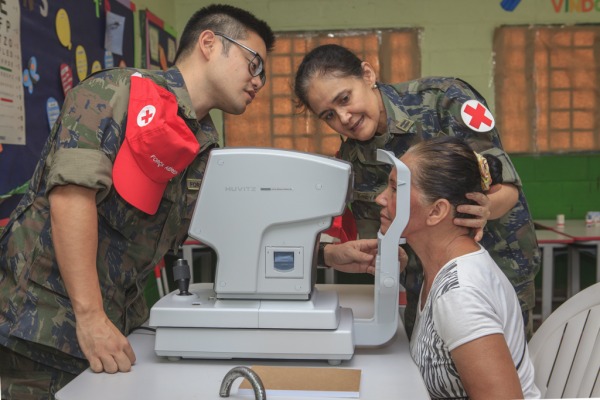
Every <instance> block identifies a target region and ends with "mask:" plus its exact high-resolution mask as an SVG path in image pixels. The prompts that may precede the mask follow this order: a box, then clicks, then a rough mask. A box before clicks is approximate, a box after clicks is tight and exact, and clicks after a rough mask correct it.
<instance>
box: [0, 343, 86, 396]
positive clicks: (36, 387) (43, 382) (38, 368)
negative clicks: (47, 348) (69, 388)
mask: <svg viewBox="0 0 600 400" xmlns="http://www.w3.org/2000/svg"><path fill="white" fill-rule="evenodd" d="M0 360H2V361H1V362H0V391H1V396H0V398H1V399H2V400H41V399H44V400H53V399H54V396H55V394H56V392H58V391H59V390H60V389H61V388H62V387H63V386H65V385H66V384H67V383H69V382H70V381H72V380H73V379H75V377H76V376H77V375H73V374H70V373H68V372H65V371H61V370H59V369H55V368H52V367H48V366H46V365H44V364H40V363H37V362H35V361H32V360H30V359H29V358H27V357H25V356H23V355H21V354H19V353H15V352H13V351H12V350H10V349H8V348H6V347H3V346H0Z"/></svg>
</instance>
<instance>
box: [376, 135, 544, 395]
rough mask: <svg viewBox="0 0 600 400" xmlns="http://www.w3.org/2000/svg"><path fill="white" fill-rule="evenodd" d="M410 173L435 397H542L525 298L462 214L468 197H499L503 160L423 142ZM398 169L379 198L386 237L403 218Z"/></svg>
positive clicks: (420, 308)
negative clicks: (462, 222) (397, 218)
mask: <svg viewBox="0 0 600 400" xmlns="http://www.w3.org/2000/svg"><path fill="white" fill-rule="evenodd" d="M400 160H401V161H402V162H403V163H404V164H405V165H406V166H407V167H408V169H409V170H410V173H411V187H410V216H409V221H408V224H407V226H406V228H405V229H404V232H403V233H402V236H403V237H404V238H406V241H407V243H408V244H409V245H410V246H411V248H412V249H413V250H414V251H415V253H416V254H417V256H418V257H419V259H420V260H421V264H422V266H423V277H424V279H423V285H422V286H421V292H420V296H419V300H418V304H417V316H416V321H415V327H414V330H413V335H412V338H411V341H410V350H411V354H412V357H413V359H414V361H415V362H416V363H417V365H418V366H419V368H420V371H421V374H422V376H423V379H424V381H425V385H426V386H427V389H428V390H429V394H430V395H431V397H432V398H466V397H469V398H471V399H478V398H481V399H501V398H502V399H517V398H539V397H540V392H539V390H538V389H537V387H536V386H535V384H534V371H533V365H532V363H531V360H530V358H529V353H528V350H527V342H526V338H525V334H524V329H523V318H522V316H521V311H520V306H519V301H518V299H517V296H516V293H515V291H514V289H513V287H512V285H511V284H510V282H509V281H508V279H507V278H506V276H505V275H504V274H503V273H502V271H501V270H500V268H499V267H498V265H497V264H496V263H495V262H494V260H493V259H492V257H491V256H490V254H489V253H488V252H487V251H486V250H485V249H484V248H483V247H482V246H481V245H480V244H479V243H477V242H476V241H475V239H474V238H473V232H472V229H471V228H467V227H464V226H459V225H456V224H455V223H454V222H453V221H454V219H455V218H470V217H471V216H470V215H467V214H461V213H460V212H458V211H457V208H458V207H459V206H460V205H463V204H468V202H469V200H468V199H466V197H465V195H466V194H467V193H469V192H479V193H487V194H488V195H491V194H492V193H493V192H494V191H495V190H498V189H499V188H500V187H501V186H500V185H501V183H502V164H501V163H500V161H499V160H498V159H497V158H496V157H494V156H492V155H489V154H486V155H485V156H481V155H478V154H476V153H474V152H473V151H472V149H471V148H470V147H469V145H468V144H466V143H465V142H464V141H462V140H461V139H458V138H455V137H440V138H434V139H430V140H425V141H422V142H420V143H417V144H416V145H414V146H413V147H411V148H410V149H409V150H408V151H407V152H406V153H405V154H404V155H403V156H402V157H401V159H400ZM396 187H397V185H396V170H395V169H393V170H392V172H391V173H390V175H389V183H388V186H387V188H386V189H385V190H384V191H383V192H382V193H381V194H380V195H379V196H378V197H377V199H376V201H377V203H378V204H379V205H380V206H381V207H382V210H381V214H380V217H381V231H382V233H385V232H386V231H387V229H388V228H389V226H390V224H391V222H392V221H393V220H394V218H395V216H396Z"/></svg>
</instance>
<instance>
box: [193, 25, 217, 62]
mask: <svg viewBox="0 0 600 400" xmlns="http://www.w3.org/2000/svg"><path fill="white" fill-rule="evenodd" d="M216 41H217V35H215V33H214V32H213V31H211V30H205V31H202V33H200V35H199V36H198V42H197V46H198V50H199V51H200V53H202V55H203V56H204V57H205V58H206V59H207V60H208V59H210V57H211V56H212V55H213V54H214V51H215V50H216V48H217V43H216Z"/></svg>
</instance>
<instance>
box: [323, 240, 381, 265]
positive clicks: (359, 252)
mask: <svg viewBox="0 0 600 400" xmlns="http://www.w3.org/2000/svg"><path fill="white" fill-rule="evenodd" d="M376 254H377V239H361V240H351V241H349V242H345V243H341V244H327V245H325V246H324V247H323V261H324V264H325V265H326V266H328V267H332V268H334V269H336V270H338V271H341V272H352V273H369V274H375V256H376Z"/></svg>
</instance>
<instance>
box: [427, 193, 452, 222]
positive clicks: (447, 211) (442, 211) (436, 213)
mask: <svg viewBox="0 0 600 400" xmlns="http://www.w3.org/2000/svg"><path fill="white" fill-rule="evenodd" d="M451 212H452V205H451V204H450V202H449V201H448V200H446V199H438V200H436V201H435V202H434V203H433V204H431V205H430V206H429V213H428V214H427V225H429V226H434V225H437V224H439V223H440V222H442V221H443V220H444V219H446V217H448V216H449V215H451Z"/></svg>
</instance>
